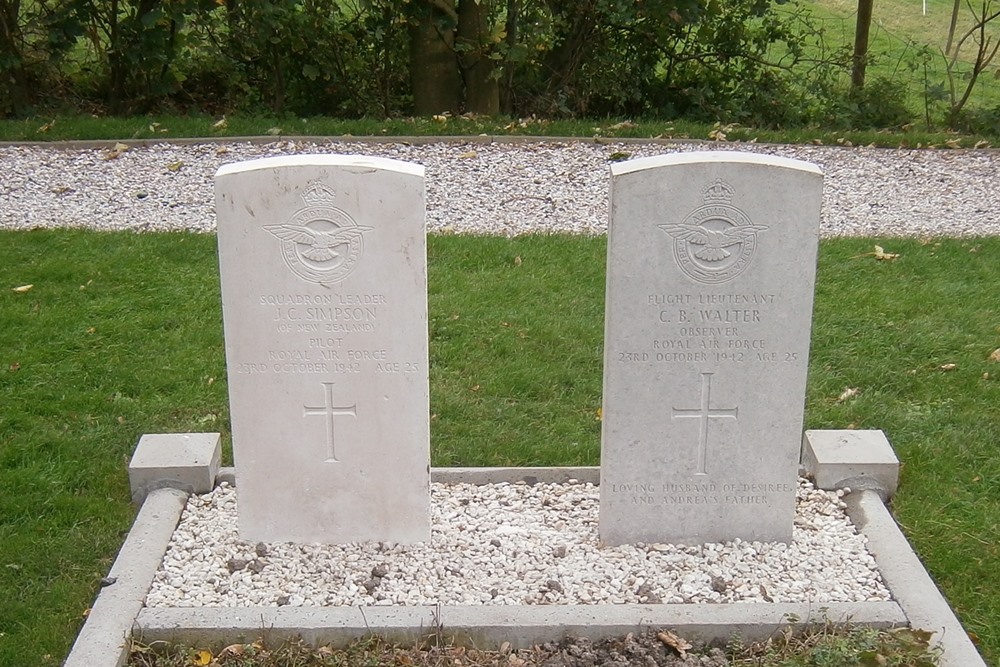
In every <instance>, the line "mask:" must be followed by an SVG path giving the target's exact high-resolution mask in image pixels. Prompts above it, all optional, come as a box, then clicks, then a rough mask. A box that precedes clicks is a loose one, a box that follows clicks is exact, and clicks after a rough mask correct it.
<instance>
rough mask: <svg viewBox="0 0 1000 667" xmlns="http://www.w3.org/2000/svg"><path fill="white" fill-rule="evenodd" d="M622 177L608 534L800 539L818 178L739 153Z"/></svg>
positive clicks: (603, 488) (668, 159)
mask: <svg viewBox="0 0 1000 667" xmlns="http://www.w3.org/2000/svg"><path fill="white" fill-rule="evenodd" d="M611 172H612V184H611V220H610V228H609V232H608V234H609V238H608V277H607V281H608V282H607V305H606V308H607V310H606V323H605V327H606V328H605V359H604V408H603V434H602V445H601V485H600V493H601V513H600V535H601V539H602V541H603V542H605V543H607V544H627V543H635V542H646V543H677V544H698V543H704V542H716V541H726V540H732V539H735V538H740V539H743V540H747V541H753V540H760V541H789V540H790V539H791V536H792V522H793V518H794V512H795V490H796V482H797V470H798V461H799V450H800V443H801V440H802V412H803V406H804V401H805V388H806V371H807V364H808V357H809V334H810V328H811V322H812V304H813V287H814V282H815V269H816V250H817V243H818V237H819V213H820V203H821V197H822V174H821V173H820V171H819V169H818V168H817V167H816V166H815V165H812V164H809V163H806V162H801V161H797V160H790V159H786V158H778V157H769V156H764V155H758V154H752V153H730V152H705V153H682V154H674V155H665V156H659V157H653V158H646V159H640V160H633V161H630V162H623V163H619V164H615V165H613V166H612V168H611Z"/></svg>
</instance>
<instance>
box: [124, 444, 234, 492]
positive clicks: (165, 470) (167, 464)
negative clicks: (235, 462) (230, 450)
mask: <svg viewBox="0 0 1000 667" xmlns="http://www.w3.org/2000/svg"><path fill="white" fill-rule="evenodd" d="M220 440H221V439H220V436H219V434H218V433H147V434H145V435H143V436H142V437H141V438H139V444H138V445H136V448H135V453H134V454H133V455H132V461H131V462H130V463H129V466H128V481H129V485H130V486H131V488H132V500H133V501H135V502H137V503H142V501H143V500H145V498H146V495H147V494H148V493H149V492H150V491H152V490H154V489H163V488H171V489H180V490H182V491H187V492H189V493H208V492H209V491H211V490H212V489H213V488H214V486H215V476H216V474H217V473H218V472H219V463H220V461H221V459H222V445H221V442H220Z"/></svg>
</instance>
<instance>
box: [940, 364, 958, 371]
mask: <svg viewBox="0 0 1000 667" xmlns="http://www.w3.org/2000/svg"><path fill="white" fill-rule="evenodd" d="M938 368H940V369H941V370H943V371H953V370H955V369H956V368H958V364H941V365H940V366H938Z"/></svg>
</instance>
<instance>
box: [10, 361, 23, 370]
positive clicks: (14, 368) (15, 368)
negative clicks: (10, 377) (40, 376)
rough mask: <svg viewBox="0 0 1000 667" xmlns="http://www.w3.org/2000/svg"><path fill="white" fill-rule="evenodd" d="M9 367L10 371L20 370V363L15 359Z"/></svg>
mask: <svg viewBox="0 0 1000 667" xmlns="http://www.w3.org/2000/svg"><path fill="white" fill-rule="evenodd" d="M9 368H10V371H11V372H12V373H16V372H17V371H19V370H21V364H19V363H17V362H16V361H15V362H14V363H12V364H11V365H10V366H9Z"/></svg>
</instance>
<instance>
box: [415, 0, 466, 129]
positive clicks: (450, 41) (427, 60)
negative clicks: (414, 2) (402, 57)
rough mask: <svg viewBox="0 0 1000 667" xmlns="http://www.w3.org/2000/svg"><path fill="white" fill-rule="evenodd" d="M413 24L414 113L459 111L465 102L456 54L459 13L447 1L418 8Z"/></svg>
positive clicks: (443, 0)
mask: <svg viewBox="0 0 1000 667" xmlns="http://www.w3.org/2000/svg"><path fill="white" fill-rule="evenodd" d="M417 12H418V13H417V15H416V16H415V17H414V22H411V24H410V85H411V86H412V88H413V112H414V113H415V114H416V115H418V116H429V115H432V114H439V113H443V112H445V111H448V112H452V113H458V111H459V109H460V107H461V103H462V77H461V75H460V73H459V69H458V60H457V58H456V57H455V30H454V28H452V27H450V26H453V25H455V23H457V19H458V15H457V14H456V12H455V8H454V5H453V4H448V2H446V1H445V0H442V1H441V2H436V3H433V4H432V3H431V2H427V3H425V4H423V5H422V6H420V7H418V8H417Z"/></svg>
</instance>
